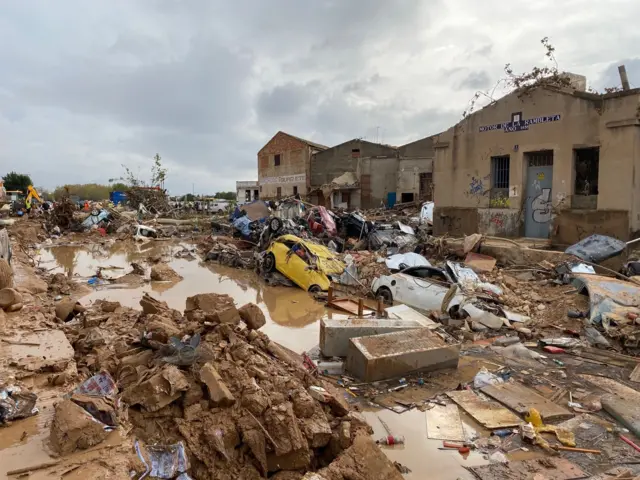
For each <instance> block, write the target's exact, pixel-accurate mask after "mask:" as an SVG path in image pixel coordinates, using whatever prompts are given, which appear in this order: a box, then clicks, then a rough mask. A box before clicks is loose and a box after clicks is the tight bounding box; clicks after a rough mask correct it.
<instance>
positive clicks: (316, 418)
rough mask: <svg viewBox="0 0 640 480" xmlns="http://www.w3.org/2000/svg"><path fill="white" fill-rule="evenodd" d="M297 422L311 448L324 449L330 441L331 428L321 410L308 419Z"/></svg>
mask: <svg viewBox="0 0 640 480" xmlns="http://www.w3.org/2000/svg"><path fill="white" fill-rule="evenodd" d="M298 421H299V423H300V427H301V429H302V432H303V433H304V436H305V437H306V438H307V440H308V441H309V446H310V447H311V448H320V447H324V446H326V445H327V443H329V440H331V433H332V432H331V426H330V425H329V422H328V421H327V416H326V415H325V414H324V412H323V411H322V410H320V409H318V410H316V411H315V412H314V414H313V416H311V417H310V418H300V419H298Z"/></svg>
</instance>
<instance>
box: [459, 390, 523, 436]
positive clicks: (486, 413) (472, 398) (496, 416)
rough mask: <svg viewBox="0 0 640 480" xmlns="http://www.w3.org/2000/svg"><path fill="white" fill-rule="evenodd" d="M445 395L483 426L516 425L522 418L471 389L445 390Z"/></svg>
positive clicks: (505, 426)
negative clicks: (484, 398)
mask: <svg viewBox="0 0 640 480" xmlns="http://www.w3.org/2000/svg"><path fill="white" fill-rule="evenodd" d="M447 396H448V397H449V398H450V399H451V400H453V401H454V402H456V403H457V404H458V405H459V406H460V407H462V409H463V410H464V411H465V412H467V413H468V414H469V415H471V416H472V417H473V418H474V419H475V420H476V421H477V422H478V423H479V424H480V425H482V426H483V427H485V428H489V429H494V428H507V427H516V426H518V425H520V424H521V423H522V420H521V419H520V418H518V417H517V416H516V415H514V414H513V412H511V411H510V410H507V409H506V408H504V407H503V406H502V405H500V404H498V403H497V402H494V401H493V400H488V401H487V400H483V399H482V398H480V397H479V396H478V395H476V394H475V393H474V392H473V391H471V390H456V391H452V392H447Z"/></svg>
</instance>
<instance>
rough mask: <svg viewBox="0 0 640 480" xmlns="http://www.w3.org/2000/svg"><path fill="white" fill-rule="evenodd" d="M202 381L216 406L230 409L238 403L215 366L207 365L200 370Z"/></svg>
mask: <svg viewBox="0 0 640 480" xmlns="http://www.w3.org/2000/svg"><path fill="white" fill-rule="evenodd" d="M200 380H201V381H202V382H203V383H204V384H205V385H206V386H207V389H208V390H209V397H210V398H211V401H212V402H213V403H214V404H215V405H216V406H220V407H230V406H231V405H233V404H234V403H235V402H236V399H235V397H234V396H233V394H232V393H231V391H230V390H229V388H228V387H227V385H226V384H225V383H224V381H223V380H222V377H221V376H220V374H219V373H218V371H217V370H216V368H215V367H214V366H213V364H211V363H207V364H205V365H204V366H203V367H202V368H201V369H200Z"/></svg>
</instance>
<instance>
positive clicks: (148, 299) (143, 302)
mask: <svg viewBox="0 0 640 480" xmlns="http://www.w3.org/2000/svg"><path fill="white" fill-rule="evenodd" d="M140 306H141V307H142V311H143V312H144V313H146V314H153V313H162V312H166V311H168V310H169V305H167V302H161V301H160V300H157V299H155V298H153V297H152V296H151V295H149V294H148V293H145V294H144V295H143V296H142V298H141V299H140Z"/></svg>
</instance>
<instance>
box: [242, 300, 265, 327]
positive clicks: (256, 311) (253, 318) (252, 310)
mask: <svg viewBox="0 0 640 480" xmlns="http://www.w3.org/2000/svg"><path fill="white" fill-rule="evenodd" d="M238 313H239V314H240V318H242V321H243V322H244V323H246V324H247V327H249V329H251V330H258V329H259V328H260V327H262V326H263V325H264V324H265V323H267V320H266V319H265V318H264V313H262V310H260V307H258V306H257V305H256V304H255V303H247V304H246V305H243V306H242V307H240V308H239V309H238Z"/></svg>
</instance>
